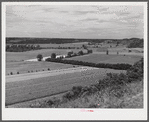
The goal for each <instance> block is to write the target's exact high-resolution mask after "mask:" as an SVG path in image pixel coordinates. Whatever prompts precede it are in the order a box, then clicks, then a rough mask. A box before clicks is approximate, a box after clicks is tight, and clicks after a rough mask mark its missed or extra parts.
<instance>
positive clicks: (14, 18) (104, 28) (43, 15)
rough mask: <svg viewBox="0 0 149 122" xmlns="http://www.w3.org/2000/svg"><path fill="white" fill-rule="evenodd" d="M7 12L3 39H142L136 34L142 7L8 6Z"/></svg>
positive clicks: (140, 25) (139, 27) (141, 15)
mask: <svg viewBox="0 0 149 122" xmlns="http://www.w3.org/2000/svg"><path fill="white" fill-rule="evenodd" d="M6 8H7V9H6V35H7V36H9V37H10V36H12V37H17V36H21V35H22V37H24V36H31V37H53V38H54V37H55V38H58V37H59V38H61V37H68V38H70V37H71V36H73V37H76V38H78V37H79V38H84V37H87V38H123V37H124V36H126V37H127V34H128V36H130V35H131V34H132V35H133V36H134V35H135V34H136V37H138V36H140V37H142V36H143V34H142V33H141V34H142V35H141V34H139V33H140V32H143V16H144V15H143V7H142V6H137V7H136V6H92V5H84V6H83V5H71V6H68V5H53V6H50V5H38V6H37V5H31V6H23V5H18V6H16V5H11V6H7V7H6ZM130 29H133V30H135V31H133V32H132V31H130ZM134 32H136V33H134Z"/></svg>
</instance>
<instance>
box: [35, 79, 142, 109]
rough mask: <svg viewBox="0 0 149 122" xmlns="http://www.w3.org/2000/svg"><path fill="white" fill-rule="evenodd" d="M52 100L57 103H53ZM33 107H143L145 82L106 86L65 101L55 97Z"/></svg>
mask: <svg viewBox="0 0 149 122" xmlns="http://www.w3.org/2000/svg"><path fill="white" fill-rule="evenodd" d="M51 101H55V103H53V104H51ZM32 107H42V108H49V107H50V108H143V82H142V81H137V82H133V83H130V84H127V85H126V86H124V87H121V88H120V89H117V90H115V89H114V88H106V89H104V90H102V91H98V92H96V93H94V94H91V95H85V94H84V95H82V96H81V97H79V98H77V99H74V100H70V101H65V100H64V99H63V98H53V99H51V100H49V101H45V102H44V103H40V104H38V106H36V105H33V106H32Z"/></svg>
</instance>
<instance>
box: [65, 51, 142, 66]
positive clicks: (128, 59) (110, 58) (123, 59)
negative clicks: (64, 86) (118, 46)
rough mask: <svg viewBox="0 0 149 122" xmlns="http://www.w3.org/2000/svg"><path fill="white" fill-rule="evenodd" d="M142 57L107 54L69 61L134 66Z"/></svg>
mask: <svg viewBox="0 0 149 122" xmlns="http://www.w3.org/2000/svg"><path fill="white" fill-rule="evenodd" d="M141 58H142V56H136V55H126V56H124V55H106V54H98V53H97V54H89V55H84V56H77V57H72V58H69V59H67V60H77V61H84V62H93V63H112V64H115V63H128V64H134V63H135V62H137V61H139V60H140V59H141Z"/></svg>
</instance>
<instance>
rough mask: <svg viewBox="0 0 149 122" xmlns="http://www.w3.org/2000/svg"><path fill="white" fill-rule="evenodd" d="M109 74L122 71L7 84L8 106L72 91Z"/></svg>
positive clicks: (67, 75) (96, 71)
mask: <svg viewBox="0 0 149 122" xmlns="http://www.w3.org/2000/svg"><path fill="white" fill-rule="evenodd" d="M108 72H114V73H119V72H123V71H120V70H118V71H117V70H112V69H102V68H100V69H98V68H97V69H90V70H84V71H81V72H74V73H66V74H65V73H64V74H60V75H57V76H56V77H55V76H49V77H42V78H38V79H31V80H23V81H20V82H19V81H16V82H6V104H13V103H16V102H23V101H27V100H32V99H36V98H41V97H46V96H49V95H52V94H57V93H61V92H64V91H67V90H70V89H71V88H72V87H73V86H79V85H80V86H87V85H91V84H94V83H96V81H97V80H99V79H101V78H103V77H104V75H105V74H106V73H108Z"/></svg>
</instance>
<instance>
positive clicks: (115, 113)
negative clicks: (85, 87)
mask: <svg viewBox="0 0 149 122" xmlns="http://www.w3.org/2000/svg"><path fill="white" fill-rule="evenodd" d="M6 5H133V6H134V5H143V6H144V82H145V83H144V108H143V109H85V110H94V112H81V109H56V108H55V109H50V108H49V109H47V108H46V109H43V108H42V109H41V108H38V109H33V108H32V109H27V108H23V109H21V108H5V61H6V60H5V31H6V30H5V27H6V23H5V16H6V15H5V9H6ZM147 27H148V25H147V2H2V31H1V32H2V120H147V107H148V106H147V85H148V84H147V56H148V52H147V49H148V48H147V34H148V33H147Z"/></svg>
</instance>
